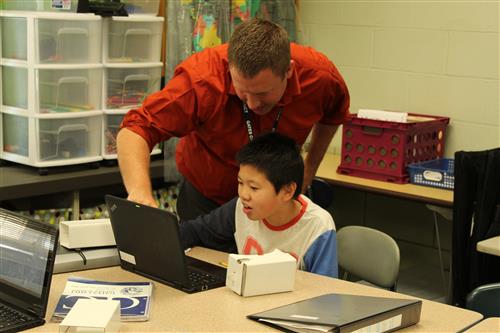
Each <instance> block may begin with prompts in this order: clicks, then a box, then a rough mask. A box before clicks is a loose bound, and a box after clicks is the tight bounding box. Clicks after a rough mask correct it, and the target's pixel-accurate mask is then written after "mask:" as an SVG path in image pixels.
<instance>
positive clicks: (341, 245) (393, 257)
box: [337, 226, 399, 290]
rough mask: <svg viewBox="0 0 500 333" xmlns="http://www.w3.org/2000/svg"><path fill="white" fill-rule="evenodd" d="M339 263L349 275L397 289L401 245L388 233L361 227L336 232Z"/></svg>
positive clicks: (350, 227) (345, 228)
mask: <svg viewBox="0 0 500 333" xmlns="http://www.w3.org/2000/svg"><path fill="white" fill-rule="evenodd" d="M337 253H338V261H339V266H340V267H341V268H342V269H344V270H345V271H346V272H348V273H350V274H354V275H356V276H357V277H359V278H361V279H363V280H365V281H368V282H370V283H373V284H375V285H377V286H380V287H383V288H390V289H391V290H395V289H396V281H397V278H398V274H399V247H398V244H397V243H396V241H395V240H394V239H393V238H391V237H390V236H389V235H387V234H385V233H383V232H381V231H378V230H375V229H372V228H368V227H362V226H347V227H343V228H341V229H340V230H339V231H338V232H337Z"/></svg>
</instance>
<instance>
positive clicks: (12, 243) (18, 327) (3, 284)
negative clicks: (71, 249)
mask: <svg viewBox="0 0 500 333" xmlns="http://www.w3.org/2000/svg"><path fill="white" fill-rule="evenodd" d="M57 239H58V230H57V228H56V227H54V226H52V225H49V224H45V223H42V222H37V221H35V220H33V219H31V218H30V217H27V216H23V215H20V214H16V213H13V212H10V211H8V210H5V209H1V208H0V332H19V331H22V330H25V329H28V328H32V327H35V326H40V325H43V324H44V323H45V320H44V317H45V312H46V310H47V303H48V299H49V291H50V283H51V281H52V271H53V268H54V261H55V257H56V248H57Z"/></svg>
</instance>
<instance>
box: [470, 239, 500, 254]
mask: <svg viewBox="0 0 500 333" xmlns="http://www.w3.org/2000/svg"><path fill="white" fill-rule="evenodd" d="M476 249H477V250H478V251H479V252H483V253H488V254H492V255H494V256H499V257H500V236H496V237H491V238H488V239H485V240H482V241H480V242H477V245H476Z"/></svg>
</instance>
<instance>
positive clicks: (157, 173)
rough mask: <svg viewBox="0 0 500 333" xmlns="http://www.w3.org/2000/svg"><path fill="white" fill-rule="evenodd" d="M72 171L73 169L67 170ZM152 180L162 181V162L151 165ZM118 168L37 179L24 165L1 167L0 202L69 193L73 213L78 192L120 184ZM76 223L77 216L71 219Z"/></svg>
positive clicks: (78, 207)
mask: <svg viewBox="0 0 500 333" xmlns="http://www.w3.org/2000/svg"><path fill="white" fill-rule="evenodd" d="M71 167H75V166H70V167H69V168H71ZM150 173H151V178H160V177H163V176H164V174H163V159H159V160H155V161H151V167H150ZM121 183H122V178H121V174H120V170H119V168H118V166H112V167H106V166H102V167H100V168H97V169H87V170H79V171H68V172H59V173H55V174H48V175H45V176H40V175H39V174H38V169H36V168H32V167H28V166H24V165H18V164H16V165H6V166H2V167H0V201H3V200H11V199H19V198H26V197H34V196H39V195H46V194H54V193H60V192H68V193H70V194H71V195H72V199H73V200H72V201H73V206H72V208H73V211H74V212H79V211H80V199H79V198H80V196H79V193H80V192H79V191H80V190H84V189H89V188H96V187H100V186H106V185H115V184H121ZM74 219H75V220H77V219H78V216H76V217H74Z"/></svg>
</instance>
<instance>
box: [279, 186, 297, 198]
mask: <svg viewBox="0 0 500 333" xmlns="http://www.w3.org/2000/svg"><path fill="white" fill-rule="evenodd" d="M296 189H297V183H295V182H291V183H289V184H286V185H283V187H282V188H281V193H282V194H283V198H284V199H285V200H287V201H288V200H291V199H293V196H294V195H295V190H296Z"/></svg>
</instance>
